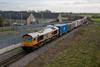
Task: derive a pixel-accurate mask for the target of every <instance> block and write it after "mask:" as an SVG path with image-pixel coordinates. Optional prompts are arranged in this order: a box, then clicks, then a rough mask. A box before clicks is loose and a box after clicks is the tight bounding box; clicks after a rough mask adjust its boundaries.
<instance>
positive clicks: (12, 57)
mask: <svg viewBox="0 0 100 67" xmlns="http://www.w3.org/2000/svg"><path fill="white" fill-rule="evenodd" d="M15 52H16V51H15ZM27 54H28V53H26V52H24V51H23V50H20V51H19V52H16V53H14V50H13V51H12V52H8V53H5V54H3V55H0V67H8V65H10V64H12V63H13V62H15V61H17V60H19V59H20V58H22V57H24V56H25V55H27Z"/></svg>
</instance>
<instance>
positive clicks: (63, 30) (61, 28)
mask: <svg viewBox="0 0 100 67" xmlns="http://www.w3.org/2000/svg"><path fill="white" fill-rule="evenodd" d="M55 26H56V27H58V28H59V35H62V34H64V33H67V32H68V25H67V24H56V25H55Z"/></svg>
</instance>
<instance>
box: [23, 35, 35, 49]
mask: <svg viewBox="0 0 100 67" xmlns="http://www.w3.org/2000/svg"><path fill="white" fill-rule="evenodd" d="M22 44H23V47H26V46H27V47H28V46H29V47H30V46H31V47H32V46H34V45H36V44H37V38H33V37H32V36H30V35H27V34H26V35H24V36H23V42H22Z"/></svg>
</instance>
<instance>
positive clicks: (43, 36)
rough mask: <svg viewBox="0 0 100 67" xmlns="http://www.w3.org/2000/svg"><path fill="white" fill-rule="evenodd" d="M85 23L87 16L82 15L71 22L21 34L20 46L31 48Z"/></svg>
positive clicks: (27, 49) (26, 48)
mask: <svg viewBox="0 0 100 67" xmlns="http://www.w3.org/2000/svg"><path fill="white" fill-rule="evenodd" d="M86 23H87V18H86V17H84V18H82V19H79V20H76V21H73V22H71V23H64V24H54V25H48V26H47V27H46V28H44V29H42V30H40V31H38V32H33V33H28V34H25V35H23V36H22V38H23V41H22V48H23V49H24V50H25V51H29V50H32V49H33V48H36V47H39V46H41V45H43V44H45V43H47V42H49V41H51V40H53V39H55V38H58V37H59V36H60V37H61V36H62V35H63V34H66V33H68V32H69V31H71V30H74V29H75V28H77V27H79V26H81V25H83V24H86Z"/></svg>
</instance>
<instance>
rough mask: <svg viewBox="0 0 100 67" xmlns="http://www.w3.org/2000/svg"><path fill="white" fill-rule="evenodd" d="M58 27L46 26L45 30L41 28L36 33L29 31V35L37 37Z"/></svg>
mask: <svg viewBox="0 0 100 67" xmlns="http://www.w3.org/2000/svg"><path fill="white" fill-rule="evenodd" d="M57 29H58V28H57V27H53V28H45V29H43V30H40V31H38V32H34V33H29V34H28V35H30V36H32V37H33V38H36V37H38V36H41V35H45V34H47V33H49V32H52V31H54V30H57Z"/></svg>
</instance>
